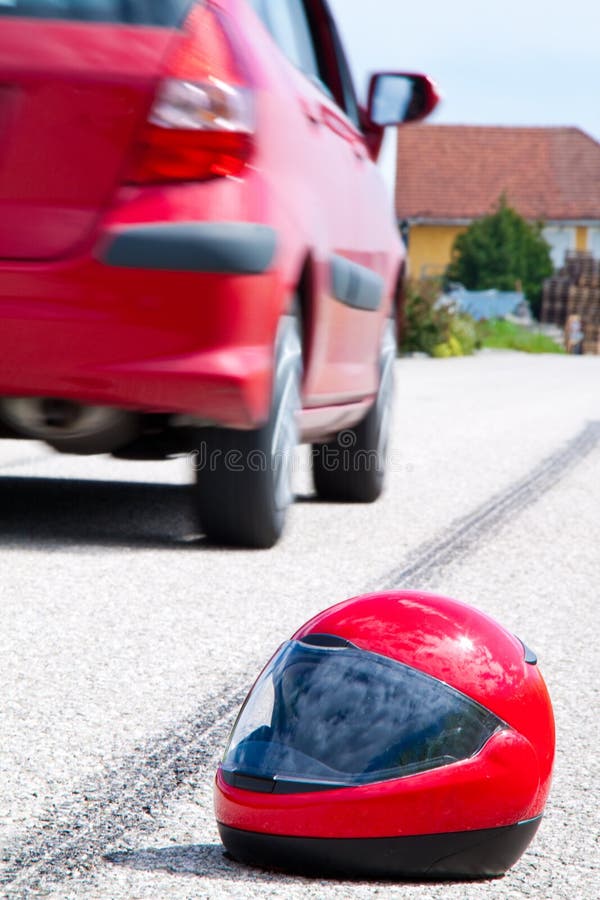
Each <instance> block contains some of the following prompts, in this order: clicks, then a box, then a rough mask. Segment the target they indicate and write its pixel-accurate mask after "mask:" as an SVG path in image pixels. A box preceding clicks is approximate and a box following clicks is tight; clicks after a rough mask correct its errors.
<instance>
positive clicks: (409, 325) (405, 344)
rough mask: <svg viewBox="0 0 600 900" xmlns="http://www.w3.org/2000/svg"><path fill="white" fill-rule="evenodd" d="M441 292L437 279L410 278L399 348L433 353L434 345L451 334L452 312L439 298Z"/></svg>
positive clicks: (445, 339) (406, 351)
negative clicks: (440, 302)
mask: <svg viewBox="0 0 600 900" xmlns="http://www.w3.org/2000/svg"><path fill="white" fill-rule="evenodd" d="M441 293H442V288H441V281H440V280H439V279H438V278H422V279H420V280H418V281H417V280H412V279H411V280H409V281H408V282H407V285H406V303H405V307H404V327H403V334H402V342H401V350H403V351H404V352H405V353H419V352H420V353H427V354H428V355H429V356H432V355H433V351H434V349H435V347H437V346H438V345H439V344H443V343H445V342H447V340H448V338H449V337H450V322H451V319H452V312H451V311H450V310H449V309H448V308H447V307H444V306H440V305H439V303H438V301H439V298H440V296H441Z"/></svg>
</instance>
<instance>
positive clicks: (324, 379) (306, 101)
mask: <svg viewBox="0 0 600 900" xmlns="http://www.w3.org/2000/svg"><path fill="white" fill-rule="evenodd" d="M251 5H252V6H253V7H254V9H255V11H256V12H257V13H258V14H259V16H260V17H261V19H262V20H263V22H264V24H265V25H266V26H267V28H268V30H269V31H270V32H271V35H272V37H273V39H274V40H275V42H276V43H277V45H278V46H279V48H280V49H281V50H282V51H283V53H284V54H285V55H286V56H287V57H288V60H289V61H291V62H292V63H293V66H294V70H295V71H294V72H293V73H292V75H293V79H292V80H293V88H294V92H295V94H296V98H297V101H298V103H299V105H300V108H301V110H302V113H303V117H304V121H305V127H304V129H303V132H304V133H303V135H302V137H301V138H300V137H299V140H302V173H301V174H300V176H299V173H297V172H295V171H290V172H289V173H288V179H289V182H290V189H291V188H292V184H293V182H295V181H297V180H298V178H299V177H301V178H302V181H303V190H304V192H305V194H306V198H307V199H306V203H305V206H304V214H305V217H306V224H307V230H308V235H309V241H310V247H311V252H312V255H313V260H314V263H315V291H314V306H313V309H312V313H311V339H310V341H311V346H310V353H309V357H308V360H307V368H306V373H305V390H304V403H305V405H306V406H325V405H331V404H340V403H346V402H351V401H353V400H356V399H361V398H363V397H365V396H367V395H369V394H371V393H373V392H374V390H375V388H376V382H377V372H376V366H375V365H374V361H375V358H376V346H377V342H378V332H379V328H378V320H379V316H378V315H377V311H378V309H379V307H380V293H381V292H380V280H379V279H378V277H377V276H375V275H374V274H373V272H372V270H369V269H368V266H366V265H364V262H365V259H364V257H363V256H361V253H362V250H361V240H362V237H361V236H362V233H363V231H364V226H363V225H361V223H360V221H359V217H360V209H361V205H363V204H362V202H361V200H360V198H361V197H362V195H364V192H365V188H364V184H363V183H362V182H363V180H364V173H365V163H366V162H367V159H368V153H367V148H366V144H365V141H364V138H363V136H362V134H361V132H360V129H359V127H358V112H357V110H355V118H356V121H353V120H352V117H351V110H349V109H348V108H347V106H346V101H345V96H344V91H343V87H342V84H341V76H340V71H339V68H338V65H339V64H338V59H337V55H336V52H335V43H334V41H335V35H334V30H333V24H332V20H331V18H330V15H329V11H328V9H327V6H326V4H324V3H321V2H320V0H319V2H312V0H251Z"/></svg>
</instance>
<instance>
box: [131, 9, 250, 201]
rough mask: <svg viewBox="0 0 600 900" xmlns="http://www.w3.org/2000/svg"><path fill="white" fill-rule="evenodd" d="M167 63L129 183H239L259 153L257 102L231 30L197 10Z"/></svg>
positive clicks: (210, 12) (209, 12)
mask: <svg viewBox="0 0 600 900" xmlns="http://www.w3.org/2000/svg"><path fill="white" fill-rule="evenodd" d="M184 28H185V36H184V37H183V39H182V40H181V42H180V43H178V45H177V47H176V49H175V51H174V53H173V54H172V56H171V58H170V60H169V61H168V63H167V69H166V74H165V78H164V79H163V80H162V82H161V84H160V85H159V88H158V91H157V94H156V97H155V100H154V104H153V106H152V109H151V111H150V115H149V117H148V120H147V122H146V124H145V125H144V128H143V130H142V133H141V135H140V137H139V139H138V142H137V147H136V150H135V155H134V161H133V167H132V170H131V171H130V173H129V177H128V178H127V181H128V182H130V183H135V184H149V183H157V182H167V181H201V180H204V179H207V178H214V177H217V176H223V175H238V174H239V173H240V172H241V171H242V169H243V167H244V165H245V163H246V161H247V160H248V158H249V156H250V154H251V152H252V135H253V131H254V109H253V95H252V91H251V89H250V88H249V86H248V84H247V79H245V77H244V72H243V68H242V63H241V60H240V55H239V53H237V52H236V51H235V48H234V45H233V42H232V38H231V35H230V34H229V33H228V28H227V23H226V22H225V21H224V18H223V15H222V13H220V11H219V10H218V9H217V8H216V7H215V6H213V4H212V3H210V0H205V2H200V3H197V4H196V5H195V6H194V8H193V10H192V12H191V13H190V15H189V16H188V18H187V20H186V22H185V26H184Z"/></svg>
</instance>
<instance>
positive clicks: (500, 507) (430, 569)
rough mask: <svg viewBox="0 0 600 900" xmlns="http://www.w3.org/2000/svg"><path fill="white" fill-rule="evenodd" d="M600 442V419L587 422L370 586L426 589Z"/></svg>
mask: <svg viewBox="0 0 600 900" xmlns="http://www.w3.org/2000/svg"><path fill="white" fill-rule="evenodd" d="M599 445H600V422H589V423H588V424H587V425H586V426H585V428H583V429H582V431H580V432H579V433H578V434H577V435H576V436H575V437H574V438H573V439H572V440H570V441H569V442H568V443H567V444H565V445H564V446H563V447H561V448H560V449H559V450H557V451H556V452H555V453H553V454H552V455H551V456H548V457H547V458H546V459H544V460H543V461H542V462H541V463H540V464H539V465H537V466H536V467H535V468H534V469H532V470H531V471H530V472H529V473H528V474H527V475H526V476H525V477H524V478H522V479H521V480H519V481H517V482H514V483H513V484H512V485H510V486H509V487H508V488H506V489H505V490H504V491H501V492H500V493H499V494H496V495H495V496H494V497H492V498H491V500H487V501H486V502H485V503H482V504H481V506H479V507H477V509H475V510H473V512H471V513H469V514H468V515H467V516H464V517H463V518H460V519H456V520H455V521H454V522H453V523H452V524H451V525H450V526H449V527H448V528H446V529H445V531H444V533H443V534H442V535H438V536H437V537H436V538H434V539H433V540H431V541H427V542H425V543H424V544H422V545H421V546H420V547H419V548H417V550H416V552H415V553H414V554H413V556H412V557H411V558H409V559H408V561H407V562H406V563H404V565H403V566H402V567H400V568H398V569H393V570H392V571H391V572H389V573H388V574H387V575H386V576H384V577H383V578H378V579H377V580H376V581H375V582H374V583H373V584H372V586H371V589H373V590H374V589H379V590H381V589H387V590H391V589H393V588H398V587H404V588H406V587H409V586H411V585H413V586H416V587H423V583H424V582H425V581H427V580H429V579H431V578H432V576H434V575H438V574H439V572H440V571H442V570H443V569H445V568H446V567H447V566H449V565H451V564H453V563H455V562H458V561H460V560H461V559H464V558H465V557H466V556H469V555H470V554H471V553H473V552H474V550H475V549H476V547H477V546H478V545H479V544H480V543H482V542H483V541H484V540H485V539H486V538H487V537H488V536H489V535H490V534H491V533H492V532H495V531H497V530H498V529H499V528H500V527H501V526H502V525H505V524H506V523H507V522H508V521H509V519H510V518H513V517H514V516H516V515H518V513H519V512H521V510H523V509H525V508H526V507H528V506H530V505H531V504H532V503H535V501H536V500H538V499H539V498H540V497H541V496H542V495H543V494H544V493H546V491H548V490H550V489H551V488H552V487H554V485H555V484H556V483H557V482H558V481H559V479H560V478H562V477H563V476H565V475H566V474H567V472H569V471H570V470H571V469H573V468H574V467H575V466H576V465H578V464H579V463H580V462H582V461H583V460H584V459H585V458H586V456H588V455H589V454H590V453H591V452H592V451H593V450H594V449H595V448H596V447H598V446H599Z"/></svg>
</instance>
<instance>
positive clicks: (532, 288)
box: [446, 196, 553, 315]
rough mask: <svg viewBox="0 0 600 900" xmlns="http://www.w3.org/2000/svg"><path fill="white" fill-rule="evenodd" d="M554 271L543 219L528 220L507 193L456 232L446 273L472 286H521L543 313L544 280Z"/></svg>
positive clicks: (504, 288) (503, 288)
mask: <svg viewBox="0 0 600 900" xmlns="http://www.w3.org/2000/svg"><path fill="white" fill-rule="evenodd" d="M552 271H553V266H552V260H551V258H550V246H549V244H548V243H547V242H546V241H545V240H544V238H543V235H542V225H541V223H537V224H530V223H529V222H527V221H526V220H525V219H524V218H523V217H522V216H520V215H519V213H518V212H517V211H516V210H515V209H512V207H510V206H509V205H508V204H507V202H506V198H505V197H504V196H503V197H501V198H500V200H499V202H498V206H497V208H496V211H495V212H493V213H492V214H490V215H488V216H484V217H483V218H481V219H477V220H476V221H475V222H473V224H472V225H471V226H470V227H469V228H468V229H467V230H466V231H465V232H463V233H462V234H460V235H459V236H458V237H457V238H456V240H455V242H454V246H453V248H452V262H451V263H450V265H449V266H448V269H447V272H446V274H447V277H448V279H449V280H450V281H459V282H460V283H461V284H464V286H465V287H466V288H468V289H469V290H472V291H483V290H487V289H488V288H497V289H498V290H500V291H514V290H515V289H518V288H519V287H520V288H522V290H523V292H524V294H525V296H526V297H527V299H528V300H529V302H530V304H531V308H532V310H533V312H534V314H535V315H538V314H539V310H540V304H541V296H542V284H543V281H544V279H545V278H548V277H549V276H550V275H551V274H552Z"/></svg>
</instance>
